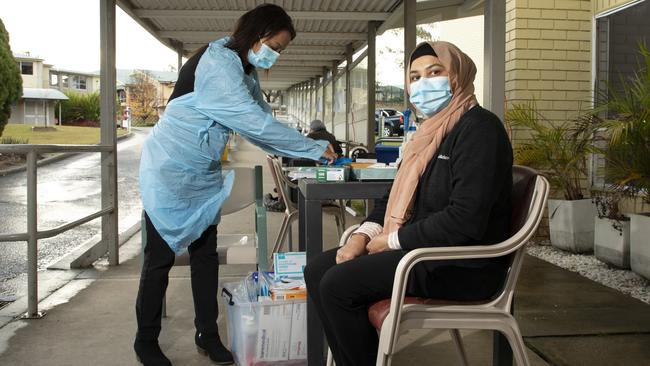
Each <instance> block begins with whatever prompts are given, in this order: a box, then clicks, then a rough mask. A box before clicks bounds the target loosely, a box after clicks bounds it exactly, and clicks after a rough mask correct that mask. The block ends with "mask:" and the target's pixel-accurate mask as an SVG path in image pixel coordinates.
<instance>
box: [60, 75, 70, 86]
mask: <svg viewBox="0 0 650 366" xmlns="http://www.w3.org/2000/svg"><path fill="white" fill-rule="evenodd" d="M68 79H69V78H68V75H61V86H63V87H66V88H67V87H69V86H70V82H69V81H68Z"/></svg>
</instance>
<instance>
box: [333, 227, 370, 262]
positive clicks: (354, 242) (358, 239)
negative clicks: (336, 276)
mask: <svg viewBox="0 0 650 366" xmlns="http://www.w3.org/2000/svg"><path fill="white" fill-rule="evenodd" d="M369 241H370V238H368V237H367V236H366V235H363V234H352V235H351V236H350V238H349V239H348V242H347V243H345V245H344V246H342V247H341V248H339V250H338V251H337V252H336V264H341V263H343V262H347V261H349V260H352V259H354V258H357V257H360V256H362V255H364V254H366V244H368V242H369Z"/></svg>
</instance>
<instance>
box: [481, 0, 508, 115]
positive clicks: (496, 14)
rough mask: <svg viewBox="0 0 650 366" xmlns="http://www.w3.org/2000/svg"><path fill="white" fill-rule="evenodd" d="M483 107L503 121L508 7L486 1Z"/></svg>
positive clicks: (502, 3)
mask: <svg viewBox="0 0 650 366" xmlns="http://www.w3.org/2000/svg"><path fill="white" fill-rule="evenodd" d="M483 34H484V37H485V38H484V40H483V42H484V43H485V47H484V49H485V51H484V54H485V57H484V58H485V61H484V62H485V63H484V68H483V70H484V72H483V80H484V82H483V105H484V106H485V107H486V108H487V109H489V110H490V111H492V113H494V114H496V115H497V116H498V117H499V118H501V120H503V113H504V108H505V107H504V103H505V84H506V69H505V54H506V5H505V2H504V1H499V0H485V31H484V33H483Z"/></svg>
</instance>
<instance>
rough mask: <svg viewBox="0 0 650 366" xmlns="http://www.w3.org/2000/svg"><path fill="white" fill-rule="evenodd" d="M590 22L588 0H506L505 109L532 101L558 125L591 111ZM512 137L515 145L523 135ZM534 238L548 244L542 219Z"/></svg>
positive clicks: (546, 224)
mask: <svg viewBox="0 0 650 366" xmlns="http://www.w3.org/2000/svg"><path fill="white" fill-rule="evenodd" d="M592 19H593V3H592V1H591V0H507V2H506V86H505V90H506V101H507V103H508V105H512V104H513V103H522V102H527V101H531V100H535V102H536V104H537V107H538V109H539V111H540V112H541V113H542V114H543V115H544V116H545V117H546V118H547V119H549V120H552V121H558V122H563V121H568V120H571V119H572V118H574V117H576V116H577V114H578V112H579V111H580V110H585V109H587V108H589V107H590V106H591V100H592V85H591V47H592V45H591V38H592ZM512 136H513V143H514V144H515V145H516V144H517V142H518V141H522V140H525V139H527V138H528V137H529V133H528V131H525V130H515V131H513V135H512ZM585 183H586V180H585ZM560 195H561V194H558V192H556V193H554V196H560ZM537 237H538V239H545V238H548V218H547V217H544V219H543V221H542V223H541V224H540V229H539V231H538V233H537Z"/></svg>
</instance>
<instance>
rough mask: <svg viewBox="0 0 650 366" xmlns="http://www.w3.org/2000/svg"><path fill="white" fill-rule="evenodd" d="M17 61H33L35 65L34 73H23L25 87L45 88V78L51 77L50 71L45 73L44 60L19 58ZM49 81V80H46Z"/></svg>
mask: <svg viewBox="0 0 650 366" xmlns="http://www.w3.org/2000/svg"><path fill="white" fill-rule="evenodd" d="M16 61H20V62H31V63H32V65H33V74H32V75H22V74H21V76H22V78H23V88H43V83H44V79H47V78H49V77H50V75H49V73H48V74H47V75H45V76H44V75H43V62H42V61H34V60H21V59H17V60H16ZM45 82H47V80H45Z"/></svg>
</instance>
